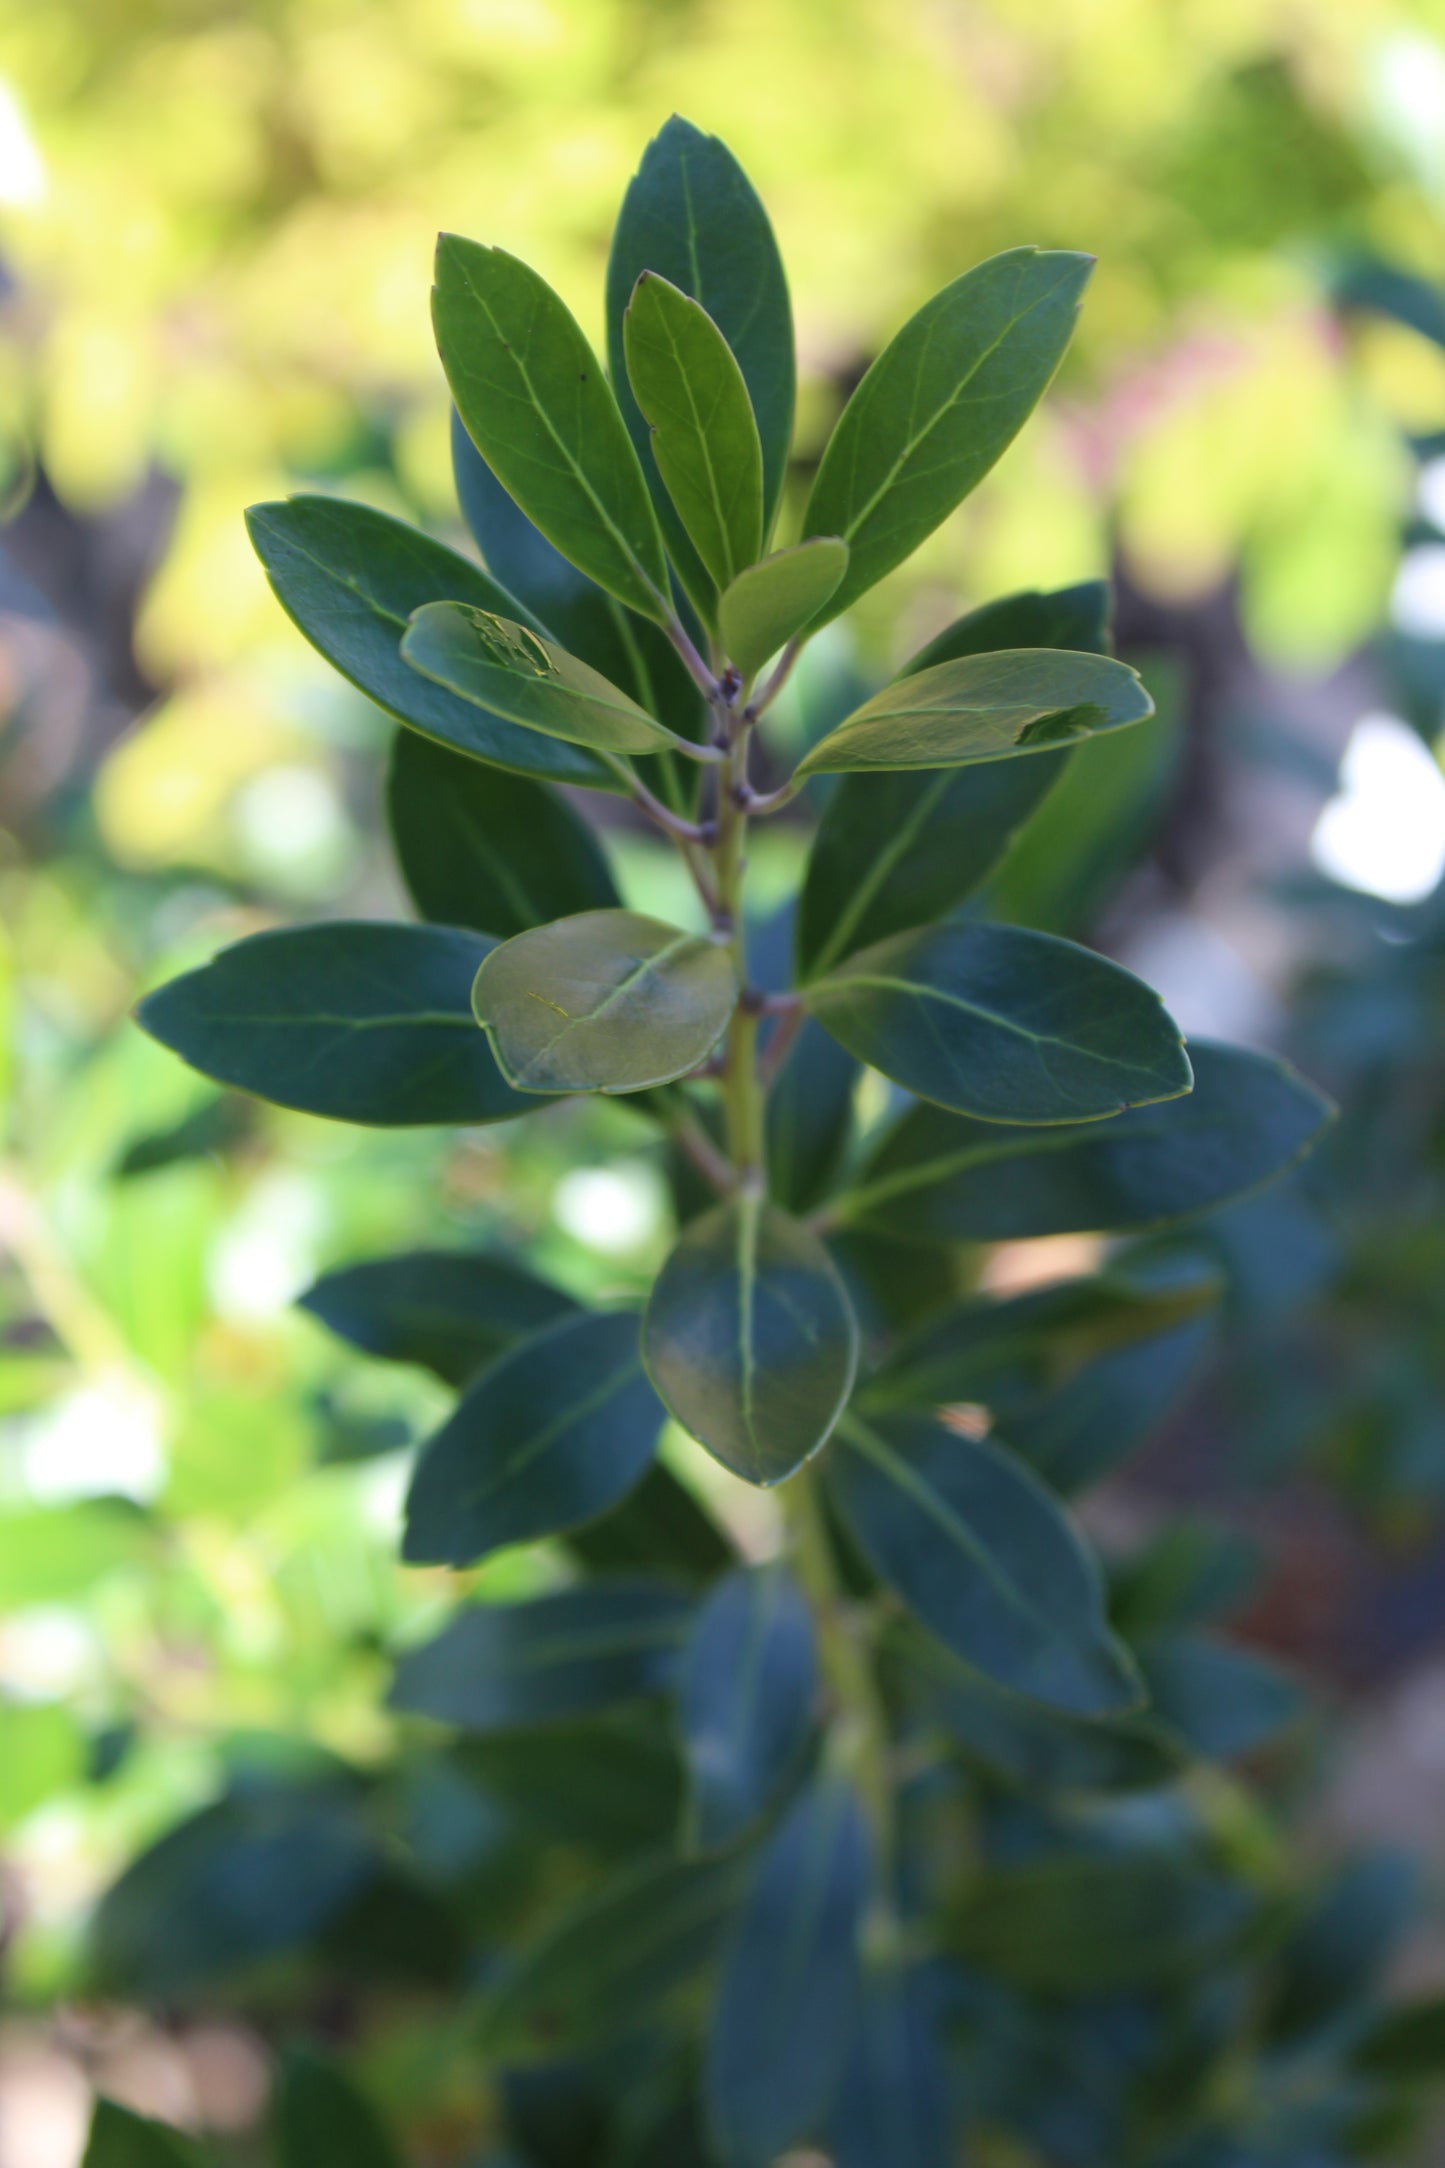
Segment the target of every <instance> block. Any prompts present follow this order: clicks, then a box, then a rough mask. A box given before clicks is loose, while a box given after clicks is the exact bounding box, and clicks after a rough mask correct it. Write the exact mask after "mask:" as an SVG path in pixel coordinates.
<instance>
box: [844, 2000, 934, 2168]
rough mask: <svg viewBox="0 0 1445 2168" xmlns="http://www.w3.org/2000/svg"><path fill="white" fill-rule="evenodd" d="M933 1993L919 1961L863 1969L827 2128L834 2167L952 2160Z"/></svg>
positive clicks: (918, 2166)
mask: <svg viewBox="0 0 1445 2168" xmlns="http://www.w3.org/2000/svg"><path fill="white" fill-rule="evenodd" d="M933 2001H934V1998H933V1997H932V1996H931V1995H930V1994H929V1992H928V1980H927V1976H926V1974H925V1973H924V1972H923V1971H922V1970H921V1968H919V1967H917V1966H914V1967H911V1968H909V1969H907V1970H903V1969H900V1968H898V1967H896V1966H894V1965H877V1966H874V1967H872V1968H871V1969H870V1970H868V1971H867V1972H865V1974H864V1980H863V1996H862V2003H861V2007H860V2009H859V2013H858V2022H857V2025H856V2027H855V2029H854V2032H853V2035H852V2037H851V2039H850V2040H849V2043H848V2047H847V2051H846V2053H845V2055H844V2058H843V2081H842V2084H841V2085H840V2087H839V2089H838V2097H837V2100H836V2102H835V2103H834V2107H833V2116H832V2123H831V2126H830V2131H829V2143H830V2150H831V2152H832V2154H833V2157H834V2159H835V2161H836V2162H837V2168H952V2163H953V2161H954V2145H953V2135H952V2114H951V2103H950V2101H949V2097H948V2072H947V2069H946V2066H945V2062H944V2055H943V2048H942V2043H941V2041H940V2038H939V2031H938V2024H937V2020H936V2017H935V2014H934V2009H933Z"/></svg>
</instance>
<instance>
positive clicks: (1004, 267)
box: [803, 248, 1093, 625]
mask: <svg viewBox="0 0 1445 2168" xmlns="http://www.w3.org/2000/svg"><path fill="white" fill-rule="evenodd" d="M1092 269H1093V258H1092V257H1090V256H1080V255H1076V254H1073V253H1072V252H1070V251H1068V250H1064V249H1054V250H1039V249H1034V248H1013V249H1008V250H1006V251H1005V253H1004V254H1003V255H1001V256H992V257H990V258H989V260H988V261H987V262H986V263H981V264H979V265H977V266H976V267H975V269H974V270H972V271H966V272H964V274H963V276H962V277H961V278H956V279H955V280H954V281H953V283H952V284H951V285H949V286H945V287H944V289H943V291H942V292H941V293H938V294H935V295H934V297H933V299H932V300H931V301H928V302H925V304H924V306H923V307H922V308H921V309H920V310H919V311H918V313H917V315H915V316H912V317H910V318H909V320H908V322H907V323H906V324H905V325H904V326H903V329H902V330H901V331H900V332H898V333H897V335H896V336H895V337H894V338H893V339H892V340H891V341H890V342H889V344H888V345H887V346H886V347H885V348H884V350H883V352H882V353H881V354H880V355H879V357H878V359H877V360H876V361H875V362H874V364H873V366H872V368H871V369H870V370H869V371H868V374H867V375H866V376H865V377H864V379H863V381H862V383H861V384H860V385H859V386H858V389H857V391H855V392H854V394H853V396H852V398H851V399H850V400H849V402H848V404H847V406H846V407H845V408H844V410H843V414H842V417H841V419H840V420H839V423H838V426H837V428H836V429H835V430H834V431H833V434H832V436H831V438H830V439H829V441H828V445H827V449H826V450H825V451H824V454H823V461H822V465H821V466H820V467H819V469H818V476H817V479H816V481H815V482H814V484H813V493H812V495H811V497H810V498H809V499H808V509H807V511H806V513H805V514H804V518H803V532H804V534H805V535H815V534H836V535H841V536H842V538H843V540H844V541H845V542H846V543H847V544H848V547H849V549H850V551H851V552H852V556H851V559H850V561H849V565H848V571H847V576H846V577H845V578H844V580H843V582H842V584H841V586H839V587H838V589H837V590H836V592H835V593H834V594H833V596H832V598H831V600H830V601H829V602H828V603H827V605H826V606H825V609H824V610H823V612H822V613H820V615H819V617H818V619H817V620H815V625H816V624H825V623H826V622H827V621H828V619H830V618H833V617H837V616H838V615H839V614H840V613H841V612H842V611H844V610H846V609H847V608H848V607H849V606H850V604H851V603H853V602H854V601H856V600H857V598H858V596H859V595H861V594H864V593H866V592H867V590H868V589H869V588H870V587H872V586H874V585H875V584H876V583H877V582H878V581H879V580H881V579H882V577H883V575H884V573H885V572H891V571H892V570H893V567H894V566H895V565H898V564H901V563H902V562H903V560H904V558H905V557H908V556H911V555H912V553H913V551H914V550H916V549H917V547H918V545H919V543H920V542H922V541H923V540H924V539H925V537H926V536H928V535H930V534H931V533H932V532H933V530H934V528H935V527H937V526H938V525H939V524H940V522H941V521H943V520H945V519H947V517H948V515H949V513H950V512H951V511H953V509H954V507H955V506H956V505H958V504H961V503H962V501H963V499H964V498H965V497H966V496H967V495H968V493H969V491H970V490H971V489H973V488H975V487H976V486H977V484H978V483H979V482H981V481H982V480H983V477H984V476H985V475H986V474H987V472H988V470H989V468H990V467H991V466H992V465H993V464H994V462H995V460H997V459H998V458H999V457H1000V455H1001V454H1002V453H1003V452H1004V451H1005V450H1006V449H1007V447H1008V446H1009V444H1011V443H1012V441H1013V439H1014V437H1015V436H1016V435H1017V434H1018V432H1019V430H1020V429H1021V428H1022V427H1023V425H1024V423H1025V422H1026V421H1027V420H1028V417H1029V415H1030V414H1031V413H1032V412H1033V409H1034V407H1035V406H1036V405H1037V404H1038V402H1039V400H1040V399H1041V398H1042V396H1043V394H1044V391H1045V390H1046V388H1047V386H1048V382H1049V379H1050V377H1051V376H1052V375H1053V373H1054V371H1055V369H1056V368H1057V367H1058V365H1059V361H1060V359H1061V358H1062V355H1063V352H1064V348H1065V347H1066V346H1067V345H1068V343H1069V339H1070V336H1071V334H1072V332H1073V328H1074V319H1075V317H1076V315H1077V314H1078V307H1079V297H1080V295H1081V294H1082V292H1083V290H1084V284H1085V281H1086V280H1087V278H1088V276H1089V273H1090V271H1091V270H1092Z"/></svg>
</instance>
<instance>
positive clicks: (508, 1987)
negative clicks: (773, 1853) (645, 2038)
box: [478, 1857, 739, 2062]
mask: <svg viewBox="0 0 1445 2168" xmlns="http://www.w3.org/2000/svg"><path fill="white" fill-rule="evenodd" d="M738 1882H739V1868H738V1862H737V1861H736V1860H735V1859H728V1860H678V1859H671V1858H667V1857H663V1858H653V1859H644V1860H639V1861H637V1862H635V1863H634V1864H632V1865H630V1866H628V1867H626V1868H624V1869H623V1870H622V1872H621V1873H620V1874H618V1875H616V1876H614V1877H613V1878H612V1880H610V1881H607V1882H604V1883H601V1884H600V1885H598V1886H595V1887H594V1888H592V1889H590V1890H588V1891H587V1892H586V1894H585V1895H584V1896H582V1897H581V1898H579V1899H577V1900H576V1901H575V1902H574V1903H573V1904H572V1905H571V1906H570V1907H569V1908H568V1909H567V1910H566V1911H565V1912H563V1913H562V1914H561V1916H560V1917H559V1918H557V1919H556V1920H554V1921H553V1922H552V1924H551V1925H550V1926H549V1927H548V1928H546V1929H545V1930H544V1931H543V1933H542V1935H541V1936H540V1937H539V1939H538V1940H537V1941H536V1942H534V1943H533V1944H532V1945H531V1946H530V1948H528V1949H525V1950H523V1952H522V1953H521V1955H520V1956H519V1957H518V1959H517V1961H516V1963H515V1965H514V1967H513V1968H512V1971H511V1973H510V1975H509V1976H508V1977H507V1978H506V1979H504V1980H503V1981H502V1982H501V1984H500V1985H499V1986H498V1987H497V1989H496V1990H495V1991H494V1993H493V1994H492V1995H491V1997H490V1998H489V2000H488V2002H487V2004H486V2005H485V2007H484V2010H483V2013H482V2020H481V2025H480V2028H479V2038H478V2046H479V2047H480V2049H481V2050H482V2052H483V2053H484V2054H486V2055H487V2056H488V2057H491V2058H498V2059H505V2060H507V2061H509V2062H522V2061H525V2060H528V2059H530V2058H536V2057H543V2058H547V2057H552V2056H557V2055H565V2054H567V2053H568V2052H570V2051H575V2050H576V2049H578V2048H582V2047H590V2046H595V2045H598V2044H600V2043H602V2042H605V2041H607V2040H609V2039H612V2038H615V2037H616V2036H617V2035H619V2034H623V2033H627V2032H630V2031H632V2030H633V2029H634V2028H635V2027H637V2026H638V2025H640V2024H643V2023H645V2022H646V2020H647V2019H648V2018H649V2017H651V2016H652V2014H653V2013H654V2011H655V2010H656V2009H657V2007H658V2006H659V2004H661V2003H664V2002H666V2001H667V1999H668V1998H669V1997H670V1996H671V1995H672V1994H674V1993H675V1992H676V1990H677V1989H678V1988H679V1987H681V1986H683V1985H685V1984H686V1982H687V1981H689V1980H691V1979H692V1978H694V1977H695V1975H696V1974H697V1973H699V1972H701V1971H702V1970H703V1968H704V1967H705V1966H706V1965H707V1964H708V1963H709V1962H710V1961H711V1959H712V1957H713V1955H714V1953H715V1951H716V1949H717V1946H718V1943H719V1941H720V1940H721V1937H722V1934H723V1931H724V1928H725V1926H726V1923H727V1918H728V1914H729V1913H730V1912H731V1910H732V1907H733V1905H734V1902H735V1900H736V1897H737V1891H738Z"/></svg>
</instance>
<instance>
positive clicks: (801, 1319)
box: [642, 1197, 857, 1484]
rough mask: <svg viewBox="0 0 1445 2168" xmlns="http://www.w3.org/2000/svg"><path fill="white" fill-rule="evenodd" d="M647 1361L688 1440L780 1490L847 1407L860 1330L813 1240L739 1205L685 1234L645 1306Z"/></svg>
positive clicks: (769, 1212) (745, 1202)
mask: <svg viewBox="0 0 1445 2168" xmlns="http://www.w3.org/2000/svg"><path fill="white" fill-rule="evenodd" d="M642 1353H643V1359H644V1361H645V1362H646V1364H647V1369H648V1374H649V1376H650V1377H651V1379H652V1382H653V1384H654V1385H655V1386H656V1387H657V1390H658V1392H659V1393H660V1394H661V1395H662V1398H663V1399H664V1401H665V1402H666V1403H667V1406H668V1407H669V1409H670V1410H671V1412H672V1413H673V1414H674V1415H675V1416H676V1417H677V1420H678V1421H679V1422H680V1423H681V1424H682V1426H683V1428H684V1429H685V1430H688V1431H690V1432H691V1433H692V1435H693V1437H695V1438H697V1439H698V1440H699V1441H700V1443H701V1444H703V1445H705V1446H706V1447H707V1449H708V1451H709V1452H710V1453H712V1454H713V1455H714V1456H715V1458H716V1459H718V1460H720V1461H721V1462H722V1463H723V1465H724V1467H726V1468H731V1469H732V1471H733V1473H734V1474H735V1475H740V1476H742V1477H743V1478H744V1479H745V1480H746V1481H747V1482H749V1483H763V1484H768V1483H780V1482H781V1481H782V1480H783V1478H784V1477H785V1476H789V1475H791V1474H792V1473H793V1470H794V1469H795V1468H798V1467H800V1466H801V1465H802V1463H803V1462H804V1461H805V1460H806V1459H807V1458H808V1456H809V1455H810V1454H811V1453H815V1452H816V1451H817V1449H818V1447H819V1446H820V1445H822V1444H823V1442H824V1440H825V1439H826V1438H827V1437H828V1435H829V1433H830V1432H831V1430H832V1428H833V1425H834V1424H835V1423H836V1421H837V1420H838V1416H839V1414H840V1413H841V1412H842V1409H843V1407H844V1406H845V1404H846V1402H847V1399H848V1394H849V1391H850V1390H851V1388H852V1384H853V1373H854V1368H855V1366H856V1363H857V1328H856V1326H855V1324H854V1321H853V1313H852V1310H851V1309H850V1307H849V1304H848V1298H847V1296H846V1294H845V1293H844V1291H843V1285H842V1282H841V1281H840V1280H839V1278H838V1274H837V1272H836V1270H835V1269H834V1266H833V1263H832V1260H831V1259H830V1258H829V1256H828V1253H827V1251H826V1250H825V1249H824V1248H823V1246H822V1244H821V1243H820V1242H819V1241H818V1240H817V1238H816V1236H814V1235H812V1234H810V1233H809V1232H808V1230H807V1229H806V1228H805V1227H804V1226H803V1225H802V1224H801V1223H800V1222H799V1221H798V1220H795V1219H792V1218H790V1217H789V1215H788V1214H787V1213H786V1212H783V1211H780V1210H779V1209H778V1207H777V1206H776V1205H772V1204H769V1203H767V1202H766V1201H764V1200H761V1199H758V1198H755V1197H738V1198H735V1199H732V1200H730V1201H729V1202H727V1203H724V1204H720V1205H717V1206H715V1207H714V1209H713V1210H712V1211H710V1212H706V1213H704V1214H703V1215H702V1217H701V1218H700V1219H696V1220H693V1221H692V1222H690V1224H689V1225H688V1226H687V1227H686V1228H685V1229H684V1230H683V1233H682V1235H681V1237H680V1238H679V1240H678V1242H677V1244H676V1246H675V1247H674V1249H673V1251H672V1254H671V1255H670V1256H669V1258H668V1259H667V1262H666V1264H664V1266H663V1268H662V1271H661V1272H660V1273H659V1275H658V1278H657V1281H656V1283H655V1285H654V1287H653V1290H652V1295H651V1297H650V1299H649V1301H648V1305H647V1311H646V1315H645V1317H644V1319H643V1327H642Z"/></svg>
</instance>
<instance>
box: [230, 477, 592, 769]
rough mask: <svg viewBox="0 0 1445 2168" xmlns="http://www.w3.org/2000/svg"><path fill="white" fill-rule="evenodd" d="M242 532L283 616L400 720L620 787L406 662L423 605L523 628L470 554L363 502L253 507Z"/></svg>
mask: <svg viewBox="0 0 1445 2168" xmlns="http://www.w3.org/2000/svg"><path fill="white" fill-rule="evenodd" d="M246 525H247V528H248V529H249V531H250V536H251V542H252V545H253V547H254V548H255V551H256V555H257V556H258V557H259V558H260V560H261V562H262V564H263V565H264V566H265V568H266V574H267V577H268V579H269V580H270V582H271V585H272V587H273V588H274V589H275V592H276V598H277V600H278V601H279V602H280V604H281V606H282V608H283V609H284V610H285V611H286V613H287V615H288V616H289V617H290V618H292V619H293V621H294V622H295V624H296V625H297V626H298V627H299V628H300V630H301V631H302V632H303V633H305V635H306V637H307V639H308V640H309V641H310V642H311V644H312V646H313V647H315V648H317V649H319V651H320V652H321V654H323V655H324V656H325V657H326V660H327V661H328V662H329V663H331V664H332V665H333V666H334V667H335V668H336V669H337V670H339V671H340V672H341V674H342V676H343V677H345V678H349V679H350V681H351V683H352V684H353V685H355V686H357V687H358V688H359V690H360V691H362V692H364V693H365V694H366V695H367V697H368V699H371V700H374V701H375V702H376V703H377V705H378V707H382V708H385V709H386V711H387V713H388V714H389V715H394V716H395V717H396V718H397V720H398V722H402V723H409V724H410V725H411V727H412V729H413V730H419V731H421V732H422V734H423V736H425V737H428V738H435V739H438V740H439V741H440V742H441V743H443V744H445V745H451V746H455V747H456V748H457V750H458V751H459V752H462V753H466V754H468V755H469V756H470V757H471V758H472V759H474V760H485V761H492V762H494V763H495V764H496V765H497V766H498V767H501V768H511V769H514V770H516V772H517V773H518V774H520V775H539V776H550V777H553V778H554V779H555V780H556V781H558V782H562V783H588V784H591V785H592V786H593V787H594V788H596V789H601V790H615V789H616V788H617V787H618V786H617V781H616V778H615V777H614V776H613V775H612V774H611V772H610V771H609V770H608V769H607V768H605V767H604V766H603V765H602V763H601V762H600V761H599V760H598V759H597V757H596V755H595V754H593V753H588V752H584V751H582V750H581V749H580V748H578V747H574V746H570V745H565V744H563V743H562V742H561V741H560V740H557V741H553V742H550V743H549V742H547V741H545V740H543V739H541V738H539V737H538V735H537V733H536V732H535V731H527V730H522V729H519V728H518V726H517V725H516V724H515V723H509V722H504V721H503V720H502V718H501V717H500V716H498V715H488V714H486V713H484V712H483V711H482V710H480V709H479V708H477V707H476V706H474V705H473V704H472V703H471V702H470V701H461V700H458V699H457V697H456V696H455V694H453V693H449V692H445V691H443V690H442V688H441V687H440V686H437V685H432V684H429V683H428V682H427V680H426V679H425V678H423V677H419V676H418V675H417V673H416V671H415V670H409V669H408V668H407V666H406V664H405V663H404V662H403V661H402V659H401V637H402V634H403V633H404V632H405V631H406V628H407V621H408V620H409V618H410V617H411V614H412V612H413V611H414V610H419V609H421V607H422V606H423V604H425V603H428V602H464V603H470V604H472V605H473V606H474V607H475V608H477V609H479V610H495V611H497V612H499V613H500V615H502V616H503V617H515V618H518V619H520V620H522V621H523V622H524V623H525V622H526V619H527V611H526V609H525V607H524V606H523V605H522V604H519V603H517V602H515V601H514V600H513V599H512V596H511V595H510V594H509V593H508V591H507V589H506V588H505V587H500V586H498V584H497V582H496V581H495V580H492V579H489V578H488V577H487V575H486V573H485V572H482V571H481V570H480V569H479V568H478V567H477V566H476V565H474V564H472V563H470V562H469V561H468V559H466V558H465V557H459V556H458V555H457V553H456V551H455V550H449V549H445V548H444V547H443V546H442V544H441V543H440V542H433V541H432V540H431V538H430V536H429V535H424V534H418V533H417V532H416V530H415V528H413V527H406V526H403V525H402V523H401V521H400V520H395V519H388V518H387V517H386V515H385V513H383V512H373V511H372V510H371V508H370V506H369V505H364V504H345V503H343V502H341V501H340V500H339V499H336V498H331V497H293V498H292V499H291V500H290V502H289V503H282V504H256V505H252V507H251V509H250V511H249V512H248V513H247V514H246ZM534 629H536V630H540V629H541V628H540V627H535V628H534Z"/></svg>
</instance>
